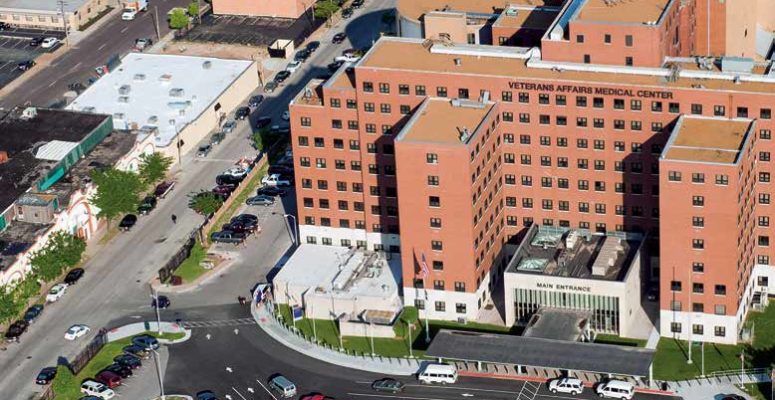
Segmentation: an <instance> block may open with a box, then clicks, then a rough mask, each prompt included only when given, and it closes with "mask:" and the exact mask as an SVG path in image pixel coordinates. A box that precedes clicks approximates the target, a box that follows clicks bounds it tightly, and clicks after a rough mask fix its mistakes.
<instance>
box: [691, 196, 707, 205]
mask: <svg viewBox="0 0 775 400" xmlns="http://www.w3.org/2000/svg"><path fill="white" fill-rule="evenodd" d="M692 205H693V206H695V207H703V206H705V197H704V196H692Z"/></svg>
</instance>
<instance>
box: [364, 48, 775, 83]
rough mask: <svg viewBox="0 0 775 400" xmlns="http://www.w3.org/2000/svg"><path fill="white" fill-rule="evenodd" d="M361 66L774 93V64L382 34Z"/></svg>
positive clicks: (548, 81)
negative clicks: (726, 66)
mask: <svg viewBox="0 0 775 400" xmlns="http://www.w3.org/2000/svg"><path fill="white" fill-rule="evenodd" d="M356 68H373V69H389V70H398V71H413V72H428V73H436V74H438V73H442V74H456V75H483V76H495V77H503V78H510V79H514V80H519V79H530V80H534V81H538V80H542V81H546V82H547V83H550V84H556V83H557V82H563V83H565V82H583V83H587V84H599V85H600V86H601V87H610V86H611V85H616V86H622V85H627V86H641V87H644V88H648V87H652V88H653V90H656V91H659V90H665V89H673V88H690V89H697V90H703V89H705V90H726V91H743V92H764V93H775V67H772V66H770V67H767V70H768V71H770V74H769V75H763V74H757V73H755V72H756V71H759V70H761V69H759V70H757V69H754V71H752V72H751V73H745V72H728V73H724V72H715V71H696V70H677V71H676V70H672V69H670V68H638V67H625V66H602V65H594V64H576V63H562V62H546V61H543V60H541V59H540V58H539V53H538V52H536V51H533V50H531V49H527V48H511V47H493V46H482V45H466V44H450V43H445V42H442V41H433V40H422V39H409V38H395V37H383V38H381V39H380V40H379V41H377V43H376V44H375V45H374V46H373V47H372V48H371V50H370V51H369V52H368V53H367V54H366V56H365V57H364V58H363V59H362V60H361V61H360V62H359V63H358V64H357V66H356Z"/></svg>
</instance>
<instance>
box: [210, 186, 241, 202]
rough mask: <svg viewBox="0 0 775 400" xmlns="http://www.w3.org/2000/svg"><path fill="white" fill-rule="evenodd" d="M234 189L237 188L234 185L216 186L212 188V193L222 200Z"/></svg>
mask: <svg viewBox="0 0 775 400" xmlns="http://www.w3.org/2000/svg"><path fill="white" fill-rule="evenodd" d="M236 188H237V186H235V185H218V186H216V187H214V188H213V190H212V192H213V193H215V194H218V195H220V196H221V197H223V198H224V199H228V198H229V196H231V194H232V193H233V192H234V189H236Z"/></svg>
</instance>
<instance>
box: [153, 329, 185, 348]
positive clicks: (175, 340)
mask: <svg viewBox="0 0 775 400" xmlns="http://www.w3.org/2000/svg"><path fill="white" fill-rule="evenodd" d="M183 333H184V334H185V336H183V337H182V338H180V339H161V338H160V339H157V340H158V341H159V343H162V344H167V345H170V344H178V343H183V342H186V341H188V339H191V329H185V328H183Z"/></svg>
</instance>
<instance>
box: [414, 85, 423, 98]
mask: <svg viewBox="0 0 775 400" xmlns="http://www.w3.org/2000/svg"><path fill="white" fill-rule="evenodd" d="M414 94H415V96H425V85H415V86H414Z"/></svg>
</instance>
